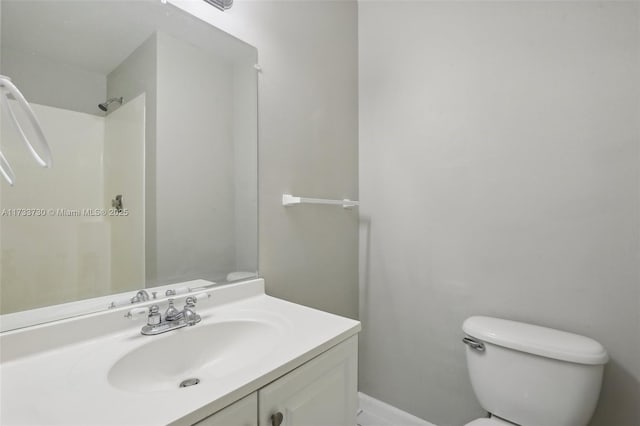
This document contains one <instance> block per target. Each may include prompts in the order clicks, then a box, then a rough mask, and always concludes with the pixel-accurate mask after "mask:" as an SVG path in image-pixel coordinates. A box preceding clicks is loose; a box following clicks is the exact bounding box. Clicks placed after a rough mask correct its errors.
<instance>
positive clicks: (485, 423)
mask: <svg viewBox="0 0 640 426" xmlns="http://www.w3.org/2000/svg"><path fill="white" fill-rule="evenodd" d="M465 426H515V423H510V422H508V421H506V420H502V419H499V418H498V417H490V418H488V419H487V418H482V419H475V420H473V421H472V422H471V423H467V424H466V425H465Z"/></svg>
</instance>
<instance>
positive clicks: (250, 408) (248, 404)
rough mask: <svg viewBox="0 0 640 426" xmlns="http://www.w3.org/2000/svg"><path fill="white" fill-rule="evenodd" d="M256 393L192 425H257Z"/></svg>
mask: <svg viewBox="0 0 640 426" xmlns="http://www.w3.org/2000/svg"><path fill="white" fill-rule="evenodd" d="M257 412H258V393H257V392H254V393H252V394H251V395H249V396H246V397H244V398H242V399H241V400H240V401H236V402H234V403H233V404H231V405H229V406H228V407H226V408H223V409H222V410H220V411H218V412H217V413H215V414H212V415H211V416H209V417H207V418H205V419H203V420H200V421H199V422H198V423H196V424H195V425H194V426H258V418H257V417H256V413H257Z"/></svg>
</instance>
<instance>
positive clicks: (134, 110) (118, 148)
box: [103, 94, 145, 293]
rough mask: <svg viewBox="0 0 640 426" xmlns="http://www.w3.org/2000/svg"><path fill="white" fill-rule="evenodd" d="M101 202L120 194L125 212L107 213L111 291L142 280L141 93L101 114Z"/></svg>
mask: <svg viewBox="0 0 640 426" xmlns="http://www.w3.org/2000/svg"><path fill="white" fill-rule="evenodd" d="M104 120H105V125H104V127H105V136H104V189H105V190H104V198H103V202H104V204H103V205H104V206H107V207H110V206H111V200H113V199H114V198H115V197H116V195H118V194H120V195H122V196H123V198H122V199H123V207H124V209H126V212H127V214H126V215H123V216H109V217H107V218H106V219H107V220H108V222H109V225H110V228H111V245H110V252H111V254H110V257H111V290H112V293H118V292H124V291H129V290H131V289H134V288H138V287H142V286H143V283H144V282H145V238H144V237H145V236H144V233H145V214H144V213H145V190H144V189H145V178H144V173H145V167H144V166H145V157H144V153H145V95H144V94H142V95H139V96H138V97H136V98H135V99H131V100H129V101H128V102H127V103H125V104H124V105H122V106H121V107H120V108H118V109H117V110H115V111H113V112H112V113H110V114H109V115H107V116H106V117H105V119H104Z"/></svg>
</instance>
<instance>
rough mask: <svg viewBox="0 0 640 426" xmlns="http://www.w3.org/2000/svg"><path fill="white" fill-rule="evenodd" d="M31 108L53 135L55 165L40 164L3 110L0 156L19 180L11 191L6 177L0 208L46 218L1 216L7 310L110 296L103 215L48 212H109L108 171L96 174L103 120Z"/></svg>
mask: <svg viewBox="0 0 640 426" xmlns="http://www.w3.org/2000/svg"><path fill="white" fill-rule="evenodd" d="M31 105H32V107H33V109H34V111H35V113H36V115H37V116H38V119H39V121H40V123H41V125H42V129H43V131H44V133H45V134H46V135H47V137H48V140H49V144H50V146H51V150H52V152H53V153H54V164H55V167H53V168H51V169H44V168H42V167H40V166H38V165H37V164H36V162H35V161H34V160H33V158H32V157H31V155H30V154H29V153H28V151H27V149H26V147H25V145H24V143H23V142H22V141H21V140H20V139H19V137H18V134H17V132H16V131H15V129H14V127H13V126H11V125H9V124H8V123H9V121H8V120H7V117H6V116H4V112H3V114H2V115H3V119H2V121H3V126H2V129H1V130H2V134H1V135H0V140H1V141H2V152H3V153H4V154H5V156H6V157H7V159H8V160H9V162H10V163H11V165H12V167H13V169H14V171H15V173H16V183H15V186H14V187H9V186H8V185H7V183H6V182H5V181H4V179H2V180H1V182H0V192H1V193H2V205H0V208H1V209H9V211H10V209H44V210H45V211H46V215H44V216H40V215H37V216H30V217H24V216H12V215H0V227H1V228H2V233H1V234H0V269H1V270H2V282H1V283H0V290H1V295H0V301H1V306H0V312H2V313H9V312H15V311H21V310H24V309H32V308H35V307H41V306H48V305H52V304H57V303H64V302H69V301H74V300H79V299H85V298H88V297H96V296H101V295H105V294H110V293H111V288H110V265H109V264H110V259H109V252H110V250H109V246H110V232H109V224H108V223H107V222H105V221H104V220H100V218H92V217H86V216H84V217H83V216H78V215H75V216H63V215H60V214H56V213H54V214H52V213H51V212H49V209H53V210H54V211H57V209H65V210H75V209H98V208H101V207H103V205H102V197H103V182H102V173H96V170H98V171H100V170H101V169H102V149H103V144H104V122H103V121H104V120H103V118H101V117H96V116H94V115H89V114H84V113H78V112H75V111H68V110H64V109H60V108H53V107H48V106H43V105H38V104H34V103H32V104H31ZM14 109H15V110H18V108H17V107H14ZM34 259H37V261H34ZM43 283H48V284H49V285H43Z"/></svg>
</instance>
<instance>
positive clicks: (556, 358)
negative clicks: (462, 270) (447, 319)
mask: <svg viewBox="0 0 640 426" xmlns="http://www.w3.org/2000/svg"><path fill="white" fill-rule="evenodd" d="M462 330H463V331H464V333H465V337H464V338H463V342H464V343H465V344H466V357H467V367H468V370H469V377H470V378H471V385H472V387H473V391H474V392H475V394H476V397H477V398H478V401H479V402H480V405H482V407H483V408H484V409H485V410H487V411H488V412H489V413H490V416H489V417H488V418H481V419H476V420H474V421H472V422H471V423H467V425H466V426H512V425H521V426H585V425H587V424H588V423H589V420H590V419H591V416H592V415H593V412H594V410H595V408H596V404H597V402H598V396H599V394H600V386H601V384H602V372H603V369H604V365H605V364H606V363H607V361H608V360H609V356H608V355H607V351H606V350H605V349H604V347H603V346H602V345H601V344H600V343H598V342H596V341H595V340H593V339H590V338H588V337H584V336H580V335H578V334H573V333H567V332H565V331H560V330H554V329H552V328H546V327H540V326H536V325H531V324H525V323H521V322H516V321H509V320H504V319H499V318H491V317H484V316H473V317H471V318H468V319H467V320H466V321H465V322H464V324H463V325H462Z"/></svg>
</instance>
